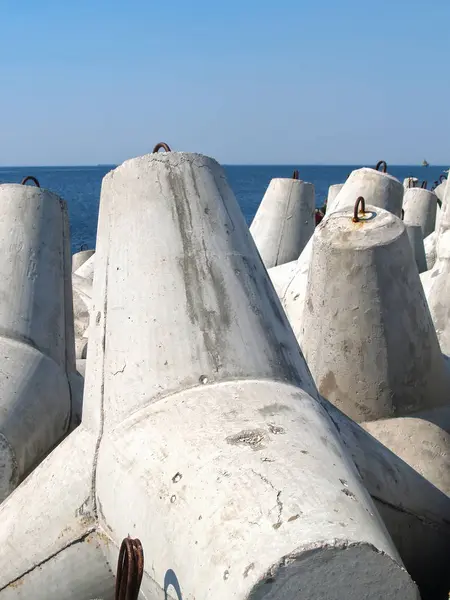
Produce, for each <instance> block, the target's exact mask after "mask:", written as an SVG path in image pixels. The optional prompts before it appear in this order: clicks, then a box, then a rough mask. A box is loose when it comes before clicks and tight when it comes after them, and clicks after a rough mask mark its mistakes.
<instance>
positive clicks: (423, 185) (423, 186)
mask: <svg viewBox="0 0 450 600" xmlns="http://www.w3.org/2000/svg"><path fill="white" fill-rule="evenodd" d="M427 185H428V181H422V185H421V188H422V189H423V190H426V189H427Z"/></svg>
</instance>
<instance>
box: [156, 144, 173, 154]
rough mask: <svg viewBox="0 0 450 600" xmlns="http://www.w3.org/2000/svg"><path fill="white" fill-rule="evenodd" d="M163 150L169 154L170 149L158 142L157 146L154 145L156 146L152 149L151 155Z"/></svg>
mask: <svg viewBox="0 0 450 600" xmlns="http://www.w3.org/2000/svg"><path fill="white" fill-rule="evenodd" d="M161 149H162V150H165V151H166V152H171V149H170V148H169V146H168V145H167V144H166V143H165V142H159V143H158V144H156V146H155V147H154V148H153V154H154V153H155V152H158V151H159V150H161Z"/></svg>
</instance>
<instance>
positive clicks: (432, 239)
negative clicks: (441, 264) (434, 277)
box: [423, 231, 437, 271]
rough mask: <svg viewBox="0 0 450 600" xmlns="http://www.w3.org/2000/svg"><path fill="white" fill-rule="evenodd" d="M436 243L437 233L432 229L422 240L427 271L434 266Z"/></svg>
mask: <svg viewBox="0 0 450 600" xmlns="http://www.w3.org/2000/svg"><path fill="white" fill-rule="evenodd" d="M436 243H437V233H436V231H433V233H430V235H429V236H427V237H426V238H425V239H424V241H423V246H424V248H425V257H426V260H427V271H428V270H430V269H432V268H433V267H434V263H435V262H436Z"/></svg>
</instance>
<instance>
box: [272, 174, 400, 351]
mask: <svg viewBox="0 0 450 600" xmlns="http://www.w3.org/2000/svg"><path fill="white" fill-rule="evenodd" d="M358 196H363V197H364V198H365V199H366V201H367V202H369V201H370V203H371V204H372V205H373V206H378V207H380V208H386V209H387V210H390V211H391V212H393V213H394V214H396V215H397V216H401V209H402V202H403V186H402V184H401V183H400V182H399V181H398V180H397V179H395V178H394V177H392V176H391V175H389V174H387V173H381V172H380V171H375V170H374V169H368V168H363V169H357V170H356V171H353V172H352V173H351V174H350V176H349V177H348V179H347V181H346V182H345V184H344V186H343V188H342V190H341V191H340V192H339V194H338V195H337V196H336V198H335V201H334V203H333V206H334V208H333V209H332V210H331V211H330V210H329V209H327V214H326V215H325V219H324V221H325V220H326V219H327V218H328V217H329V216H330V215H331V214H332V213H333V212H334V211H336V210H341V209H342V208H345V207H349V206H351V207H353V206H354V204H355V201H356V199H357V198H358ZM313 239H314V236H313V237H312V238H311V239H310V240H309V242H308V243H307V244H306V246H305V248H304V250H303V252H302V253H301V255H300V257H299V259H298V261H297V265H296V270H295V273H293V274H292V275H291V274H289V275H287V274H286V277H287V280H286V283H285V284H284V285H283V286H282V289H283V294H282V295H280V300H281V303H282V305H283V308H284V310H285V312H286V314H287V316H288V319H289V322H290V324H291V326H292V329H293V330H294V333H295V336H296V338H297V340H298V342H299V344H300V346H301V345H302V332H303V312H304V306H305V294H306V288H307V285H308V273H309V266H310V262H311V256H312V247H313Z"/></svg>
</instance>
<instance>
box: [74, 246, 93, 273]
mask: <svg viewBox="0 0 450 600" xmlns="http://www.w3.org/2000/svg"><path fill="white" fill-rule="evenodd" d="M94 253H95V250H81V251H80V252H76V253H75V254H74V255H73V256H72V273H75V271H77V270H78V269H79V268H80V267H81V266H82V265H84V263H85V262H86V261H87V260H89V259H90V258H91V256H93V255H94Z"/></svg>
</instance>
